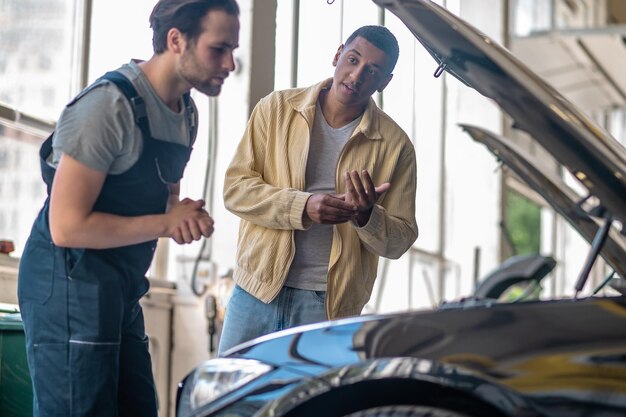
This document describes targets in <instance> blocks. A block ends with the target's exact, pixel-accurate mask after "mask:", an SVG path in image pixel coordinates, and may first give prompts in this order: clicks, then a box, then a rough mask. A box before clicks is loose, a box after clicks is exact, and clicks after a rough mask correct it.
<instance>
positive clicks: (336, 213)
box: [304, 194, 357, 224]
mask: <svg viewBox="0 0 626 417" xmlns="http://www.w3.org/2000/svg"><path fill="white" fill-rule="evenodd" d="M356 213H357V210H356V207H355V206H354V205H352V204H350V203H347V202H346V201H345V194H342V195H337V194H313V195H312V196H310V197H309V199H308V200H307V201H306V206H305V208H304V216H305V219H310V220H311V221H313V222H314V223H319V224H338V223H345V222H347V221H348V220H350V219H351V218H352V217H354V216H355V215H356Z"/></svg>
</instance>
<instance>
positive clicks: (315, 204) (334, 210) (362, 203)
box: [305, 170, 391, 226]
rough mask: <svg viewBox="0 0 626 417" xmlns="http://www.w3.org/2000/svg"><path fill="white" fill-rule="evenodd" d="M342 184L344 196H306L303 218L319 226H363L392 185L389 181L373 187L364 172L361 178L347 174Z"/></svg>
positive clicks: (372, 183) (355, 172)
mask: <svg viewBox="0 0 626 417" xmlns="http://www.w3.org/2000/svg"><path fill="white" fill-rule="evenodd" d="M344 181H345V184H346V192H345V193H343V194H313V195H312V196H311V197H309V199H308V200H307V202H306V207H305V215H306V217H307V218H308V219H310V220H311V221H313V222H314V223H319V224H339V223H344V222H347V221H349V220H354V221H356V222H357V223H358V224H359V225H360V226H364V225H365V224H367V221H368V220H369V216H370V213H371V210H372V207H373V206H374V204H375V203H376V200H377V199H378V197H380V195H381V194H382V193H384V192H385V191H387V190H389V187H390V186H391V184H389V183H388V182H386V183H383V184H381V185H379V186H378V187H376V186H374V182H373V181H372V178H371V177H370V174H369V172H367V171H366V170H363V171H362V172H361V175H359V173H358V172H357V171H350V172H346V173H345V174H344Z"/></svg>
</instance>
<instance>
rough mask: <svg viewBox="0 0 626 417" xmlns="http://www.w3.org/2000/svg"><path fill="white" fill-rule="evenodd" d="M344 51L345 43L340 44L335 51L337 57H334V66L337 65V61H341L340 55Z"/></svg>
mask: <svg viewBox="0 0 626 417" xmlns="http://www.w3.org/2000/svg"><path fill="white" fill-rule="evenodd" d="M342 51H343V44H341V45H339V48H337V52H336V53H335V57H334V58H333V67H336V66H337V62H338V61H339V56H341V52H342Z"/></svg>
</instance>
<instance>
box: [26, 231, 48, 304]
mask: <svg viewBox="0 0 626 417" xmlns="http://www.w3.org/2000/svg"><path fill="white" fill-rule="evenodd" d="M54 250H55V247H54V244H53V243H52V242H51V241H49V240H45V239H41V238H37V237H31V238H30V239H29V240H28V242H27V243H26V247H25V248H24V253H23V254H22V258H21V260H20V267H19V274H18V281H17V297H18V298H19V300H20V302H21V301H26V300H29V301H35V302H37V303H40V304H45V303H46V301H48V299H49V298H50V296H51V295H52V283H53V281H54V263H55V262H54Z"/></svg>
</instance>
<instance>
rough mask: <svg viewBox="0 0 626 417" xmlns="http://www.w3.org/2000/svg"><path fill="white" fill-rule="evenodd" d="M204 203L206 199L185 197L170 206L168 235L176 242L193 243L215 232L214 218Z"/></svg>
mask: <svg viewBox="0 0 626 417" xmlns="http://www.w3.org/2000/svg"><path fill="white" fill-rule="evenodd" d="M204 204H205V203H204V200H197V201H194V200H191V199H189V198H185V199H183V200H181V201H180V202H177V203H175V204H172V205H171V206H170V207H169V209H168V212H167V215H168V219H169V221H168V235H169V236H170V237H171V238H172V239H174V241H175V242H176V243H178V244H183V243H191V242H193V241H196V240H199V239H200V238H202V237H203V236H204V237H210V236H211V235H212V234H213V219H212V218H211V216H209V213H208V212H207V211H206V210H205V209H204Z"/></svg>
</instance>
